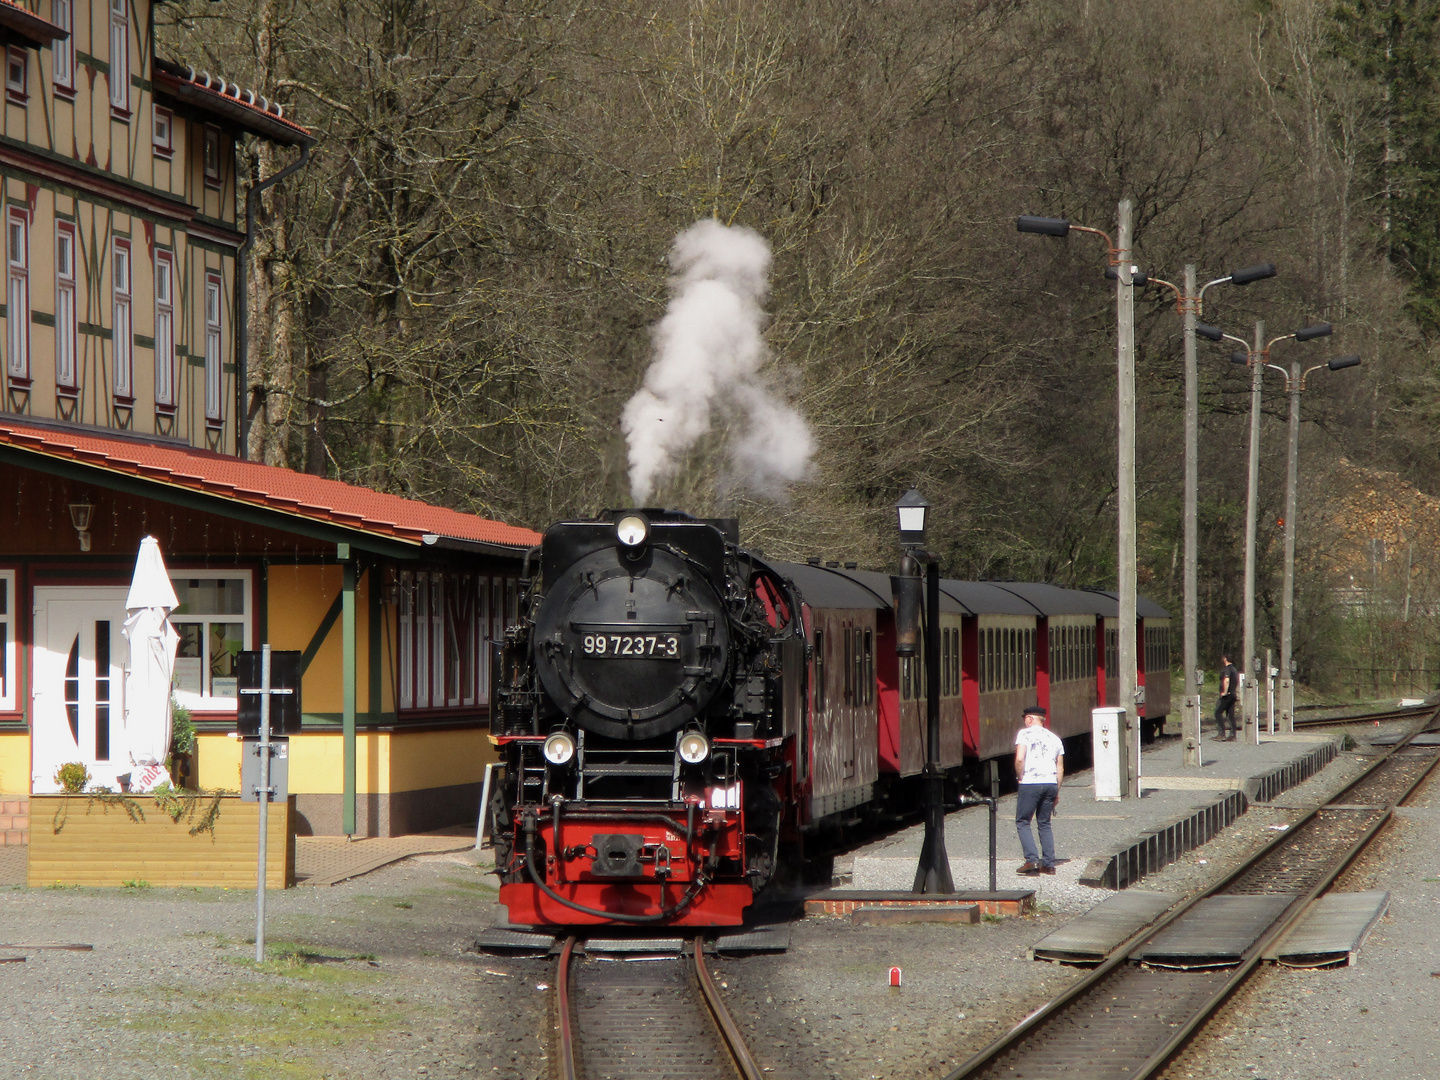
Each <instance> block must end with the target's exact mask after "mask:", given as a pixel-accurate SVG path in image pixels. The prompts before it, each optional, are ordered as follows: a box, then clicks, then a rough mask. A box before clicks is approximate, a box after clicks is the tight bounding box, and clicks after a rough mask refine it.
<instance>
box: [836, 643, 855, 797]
mask: <svg viewBox="0 0 1440 1080" xmlns="http://www.w3.org/2000/svg"><path fill="white" fill-rule="evenodd" d="M858 636H859V630H858V629H857V628H856V627H855V626H853V625H852V624H850V623H846V624H845V625H844V627H842V628H841V630H840V642H841V644H842V645H843V647H844V653H843V656H842V658H841V664H842V666H843V667H844V680H845V690H844V708H842V709H841V710H840V724H839V731H838V732H837V733H836V734H838V735H839V736H840V775H841V776H842V777H844V778H845V779H847V780H848V779H849V778H850V777H852V776H854V775H855V720H856V716H857V714H858V713H859V711H860V685H859V680H858V679H857V678H856V657H857V654H858V651H859V650H858V649H857V648H856V638H857V637H858Z"/></svg>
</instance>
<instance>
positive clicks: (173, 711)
mask: <svg viewBox="0 0 1440 1080" xmlns="http://www.w3.org/2000/svg"><path fill="white" fill-rule="evenodd" d="M170 749H171V751H172V752H174V753H176V754H188V753H191V752H192V751H193V750H194V749H195V722H194V721H193V720H191V719H190V710H189V709H187V708H186V707H185V706H184V705H181V704H180V702H178V701H176V700H175V699H174V697H171V699H170Z"/></svg>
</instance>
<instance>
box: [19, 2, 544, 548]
mask: <svg viewBox="0 0 1440 1080" xmlns="http://www.w3.org/2000/svg"><path fill="white" fill-rule="evenodd" d="M0 2H3V0H0ZM0 446H12V447H15V448H16V449H18V450H23V451H25V452H27V453H33V454H37V455H42V456H45V457H51V458H60V459H66V460H70V461H75V462H79V463H81V464H83V465H86V466H89V467H91V468H95V469H101V470H103V471H105V472H110V473H119V474H125V475H129V476H138V477H140V478H142V479H144V480H149V481H153V482H155V483H158V484H163V485H165V486H167V487H174V488H184V489H187V490H190V491H198V492H203V493H204V494H207V495H213V496H215V497H217V498H221V499H228V500H231V501H233V502H238V503H246V504H248V505H251V506H258V507H262V508H264V509H267V510H273V511H275V512H277V513H280V514H289V515H293V516H296V517H301V518H306V519H309V520H311V521H321V522H326V523H328V524H331V525H335V526H338V527H340V528H343V529H350V530H353V531H355V532H360V533H369V534H371V535H375V536H384V537H388V538H391V539H394V540H399V541H401V542H408V543H413V544H417V545H419V544H422V543H423V542H424V541H423V539H422V538H423V537H424V536H426V535H434V536H441V537H446V538H449V539H454V540H468V541H473V542H476V543H482V544H497V545H500V546H502V547H510V548H515V549H517V550H524V549H526V548H530V547H534V546H535V545H536V544H538V543H540V534H539V533H537V532H534V531H533V530H531V529H525V528H521V527H519V526H517V525H506V524H504V523H502V522H499V521H490V520H488V519H486V518H482V517H477V516H475V515H474V514H462V513H460V512H459V511H456V510H447V509H445V508H444V507H442V506H431V505H430V504H429V503H423V502H419V501H417V500H415V499H402V498H401V497H400V496H398V495H386V494H384V493H383V492H379V491H371V490H370V489H369V488H363V487H356V486H355V485H353V484H345V483H341V482H340V481H339V480H327V479H326V478H325V477H323V476H310V475H308V474H306V473H297V472H294V471H292V470H290V469H281V468H277V467H275V466H273V465H261V464H259V463H258V462H254V461H242V460H240V459H239V458H233V457H228V456H226V455H224V454H216V453H213V452H211V451H209V450H197V449H195V448H194V447H190V446H179V445H167V444H157V443H149V442H142V441H140V440H137V439H127V438H119V437H107V436H106V435H104V434H103V433H101V432H100V431H86V430H75V429H69V428H66V429H57V428H48V427H41V426H38V425H36V426H32V425H29V424H25V423H22V422H19V421H16V420H13V419H11V418H9V417H5V418H0Z"/></svg>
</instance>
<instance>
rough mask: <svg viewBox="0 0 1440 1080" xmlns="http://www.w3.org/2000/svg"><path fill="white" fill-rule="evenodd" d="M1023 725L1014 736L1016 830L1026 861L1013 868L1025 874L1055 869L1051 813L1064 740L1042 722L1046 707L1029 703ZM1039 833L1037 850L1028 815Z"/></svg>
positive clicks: (1057, 795)
mask: <svg viewBox="0 0 1440 1080" xmlns="http://www.w3.org/2000/svg"><path fill="white" fill-rule="evenodd" d="M1024 723H1025V726H1024V727H1022V728H1021V729H1020V731H1019V732H1018V733H1017V734H1016V736H1015V777H1016V779H1017V780H1019V782H1020V792H1019V798H1018V799H1017V800H1016V803H1015V831H1016V832H1018V833H1019V834H1020V848H1021V850H1022V851H1024V853H1025V865H1024V866H1022V867H1020V869H1019V870H1017V871H1015V872H1016V873H1017V874H1024V875H1025V876H1027V877H1034V876H1036V875H1037V874H1053V873H1055V835H1054V833H1052V832H1051V831H1050V815H1051V813H1052V812H1053V811H1054V809H1055V804H1056V803H1058V802H1059V801H1060V781H1061V780H1063V779H1065V744H1064V743H1063V742H1061V741H1060V736H1058V735H1056V734H1055V733H1054V732H1053V731H1051V730H1050V729H1049V728H1047V727H1046V726H1045V710H1044V709H1043V708H1042V707H1041V706H1039V705H1031V706H1030V707H1029V708H1028V709H1026V710H1025V717H1024ZM1032 817H1033V818H1034V819H1035V827H1036V831H1038V832H1039V833H1040V853H1039V854H1037V853H1036V851H1035V837H1034V836H1032V835H1031V833H1030V819H1031V818H1032Z"/></svg>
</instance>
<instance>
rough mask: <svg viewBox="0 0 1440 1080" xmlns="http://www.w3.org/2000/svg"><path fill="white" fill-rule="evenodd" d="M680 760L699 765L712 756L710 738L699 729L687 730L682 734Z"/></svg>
mask: <svg viewBox="0 0 1440 1080" xmlns="http://www.w3.org/2000/svg"><path fill="white" fill-rule="evenodd" d="M679 750H680V760H681V761H683V762H685V763H686V764H687V765H699V764H700V762H702V761H704V760H705V759H706V758H707V757H709V756H710V740H709V739H707V738H705V736H704V735H702V734H700V732H698V731H687V732H686V733H685V734H684V735H682V736H680V747H679Z"/></svg>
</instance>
